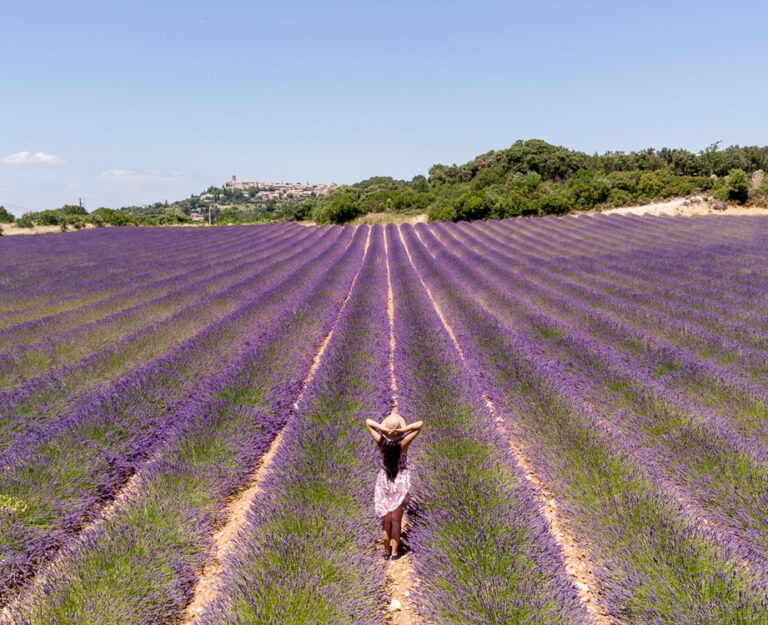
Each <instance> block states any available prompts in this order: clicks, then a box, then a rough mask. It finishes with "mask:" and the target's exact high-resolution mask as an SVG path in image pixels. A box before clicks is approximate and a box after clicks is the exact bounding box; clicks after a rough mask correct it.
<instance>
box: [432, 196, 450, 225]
mask: <svg viewBox="0 0 768 625" xmlns="http://www.w3.org/2000/svg"><path fill="white" fill-rule="evenodd" d="M427 219H429V221H456V220H457V219H456V209H455V208H454V206H453V204H452V203H451V202H450V200H448V198H445V197H439V198H437V199H436V200H435V201H434V202H432V203H431V204H430V205H429V206H428V207H427Z"/></svg>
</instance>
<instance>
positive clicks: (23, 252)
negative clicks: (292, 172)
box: [0, 226, 297, 327]
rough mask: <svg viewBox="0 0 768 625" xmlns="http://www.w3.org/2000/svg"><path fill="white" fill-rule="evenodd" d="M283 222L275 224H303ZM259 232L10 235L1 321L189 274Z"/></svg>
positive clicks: (46, 313)
mask: <svg viewBox="0 0 768 625" xmlns="http://www.w3.org/2000/svg"><path fill="white" fill-rule="evenodd" d="M296 228H297V227H296V226H287V227H286V226H280V227H279V228H274V229H273V232H271V233H268V232H266V231H264V232H262V233H260V234H259V235H258V236H257V237H256V238H259V237H262V236H269V235H272V236H274V235H275V234H278V233H279V232H281V231H282V232H287V231H289V230H292V229H296ZM253 239H254V233H253V232H248V231H247V229H240V231H239V232H235V231H233V232H218V233H210V234H208V233H203V232H194V231H187V232H169V231H162V230H153V231H148V232H142V233H136V232H135V231H132V230H118V229H109V230H107V231H104V232H96V233H85V232H84V233H78V235H77V237H76V238H75V240H64V239H63V238H61V237H58V238H57V237H33V238H31V239H30V238H28V237H25V238H24V240H12V241H11V240H9V241H4V242H3V245H2V246H1V247H0V262H2V264H3V267H4V268H7V273H4V274H3V277H2V278H0V286H1V287H2V293H0V311H2V313H3V315H2V321H1V322H0V326H1V327H6V326H10V325H16V324H18V323H21V322H25V321H33V320H35V319H39V318H41V317H48V318H49V319H51V318H52V317H54V316H55V315H56V314H57V313H66V312H67V311H71V310H74V309H77V308H83V307H84V306H86V305H92V304H93V305H97V304H102V305H108V304H109V303H110V298H113V299H112V300H111V301H112V303H114V302H115V301H117V302H118V303H119V301H120V300H119V299H118V300H115V299H114V296H115V295H119V294H120V293H121V292H122V293H129V294H130V293H132V292H134V291H135V288H136V286H137V285H148V286H149V285H151V284H152V283H154V282H157V281H158V280H161V279H163V278H173V277H175V276H183V275H185V274H187V273H188V272H190V271H191V270H195V269H199V268H200V264H201V262H202V263H205V262H206V260H207V257H208V254H209V253H212V252H213V251H214V250H215V249H217V248H222V247H228V246H231V245H233V244H236V243H238V242H239V243H241V244H246V245H249V244H252V243H253Z"/></svg>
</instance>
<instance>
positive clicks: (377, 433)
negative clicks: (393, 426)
mask: <svg viewBox="0 0 768 625" xmlns="http://www.w3.org/2000/svg"><path fill="white" fill-rule="evenodd" d="M365 426H366V427H367V428H368V431H369V432H370V433H371V436H373V440H375V441H376V442H377V443H379V442H380V441H381V432H383V431H384V428H382V427H381V425H379V424H378V423H376V421H374V420H373V419H366V420H365Z"/></svg>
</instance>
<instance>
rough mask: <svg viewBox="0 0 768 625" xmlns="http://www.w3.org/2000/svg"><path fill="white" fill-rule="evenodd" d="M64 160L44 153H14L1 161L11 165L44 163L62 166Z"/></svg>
mask: <svg viewBox="0 0 768 625" xmlns="http://www.w3.org/2000/svg"><path fill="white" fill-rule="evenodd" d="M64 162H65V161H64V159H63V158H61V157H60V156H54V155H53V154H46V153H45V152H35V153H34V154H32V153H31V152H14V153H13V154H9V155H8V156H6V157H5V158H4V159H3V163H8V164H11V165H19V164H28V163H46V164H48V165H62V164H63V163H64Z"/></svg>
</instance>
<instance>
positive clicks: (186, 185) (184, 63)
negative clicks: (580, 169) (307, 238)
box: [0, 0, 768, 214]
mask: <svg viewBox="0 0 768 625" xmlns="http://www.w3.org/2000/svg"><path fill="white" fill-rule="evenodd" d="M766 23H768V3H764V2H741V3H738V4H734V5H728V4H726V3H722V2H719V3H715V2H675V1H669V2H655V1H651V2H646V3H639V2H622V1H620V0H614V1H612V2H589V1H583V2H578V3H577V2H547V1H542V2H538V3H532V2H526V3H518V2H501V1H487V2H474V3H473V2H451V1H447V0H444V1H442V2H418V1H413V2H400V1H398V0H395V1H390V2H387V3H364V2H359V1H358V2H334V1H327V2H322V3H321V2H317V3H311V2H291V1H286V2H282V3H277V2H270V3H262V2H240V1H232V2H216V3H213V2H190V1H187V2H176V1H172V2H171V1H165V2H164V1H162V0H156V1H154V2H143V1H133V2H120V3H118V2H110V1H107V2H77V1H70V2H67V3H62V2H35V1H25V2H6V3H4V6H3V10H2V24H3V28H2V36H0V54H1V55H2V56H1V57H0V58H2V59H3V62H2V64H0V78H1V79H2V82H1V84H2V93H1V94H0V119H1V120H2V127H1V129H0V204H5V206H6V207H8V208H10V210H12V212H14V213H16V214H20V213H21V212H23V210H27V209H35V210H38V209H43V208H51V207H56V206H60V205H62V204H65V203H71V202H76V201H77V199H78V197H83V198H84V201H85V205H86V208H88V209H89V210H93V209H95V208H97V207H98V206H111V207H119V206H123V205H128V204H133V203H138V204H142V203H148V202H152V201H157V200H165V199H168V200H174V199H181V198H183V197H188V196H189V195H190V194H191V193H197V192H199V191H201V190H203V189H204V188H207V187H208V186H209V185H212V184H213V185H219V184H221V183H222V182H223V181H224V180H226V179H228V178H229V176H230V175H231V174H237V175H238V177H239V178H241V179H259V180H262V181H272V180H275V181H280V180H285V181H309V182H337V183H340V184H341V183H351V182H355V181H358V180H361V179H363V178H367V177H369V176H372V175H390V176H394V177H397V178H407V179H410V178H411V177H413V176H414V175H416V174H426V173H427V171H428V169H429V168H430V166H431V165H433V164H434V163H438V162H442V163H453V162H457V163H462V162H465V161H467V160H469V159H471V158H472V157H474V156H475V155H477V154H480V153H482V152H485V151H487V150H489V149H500V148H504V147H508V146H509V145H510V144H512V143H513V142H514V141H515V140H517V139H529V138H541V139H545V140H547V141H550V142H552V143H556V144H559V145H565V146H568V147H571V148H574V149H580V150H585V151H587V152H590V153H592V152H604V151H606V150H627V151H628V150H632V149H641V148H645V147H649V146H654V147H661V146H664V145H666V146H669V147H684V148H688V149H691V150H694V151H698V150H700V149H702V148H704V147H706V146H707V145H708V144H710V143H713V142H715V141H718V140H722V141H723V144H724V145H730V144H741V145H752V144H757V145H766V144H768V116H766V110H767V109H768V106H767V105H768V80H766V78H768V76H766V73H767V71H768V64H766V58H768V43H767V42H768V38H766V36H765V24H766Z"/></svg>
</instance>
